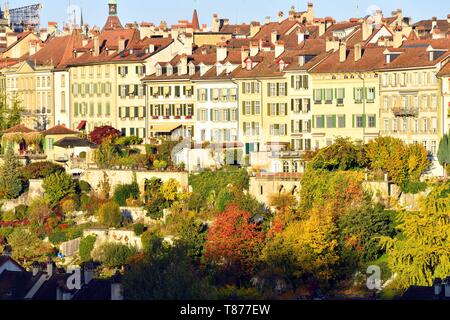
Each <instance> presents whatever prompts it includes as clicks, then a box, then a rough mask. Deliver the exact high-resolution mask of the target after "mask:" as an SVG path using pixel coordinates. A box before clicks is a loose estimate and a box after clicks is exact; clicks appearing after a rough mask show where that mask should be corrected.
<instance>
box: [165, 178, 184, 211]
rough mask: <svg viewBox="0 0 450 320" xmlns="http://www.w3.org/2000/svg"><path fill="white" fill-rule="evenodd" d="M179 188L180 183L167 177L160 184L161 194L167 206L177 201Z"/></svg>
mask: <svg viewBox="0 0 450 320" xmlns="http://www.w3.org/2000/svg"><path fill="white" fill-rule="evenodd" d="M179 188H180V184H179V183H178V182H177V181H176V180H175V179H169V180H167V181H166V182H164V183H163V185H162V186H161V194H162V196H163V197H164V199H165V200H166V202H167V206H168V207H171V206H172V204H173V203H174V202H175V201H177V199H178V189H179Z"/></svg>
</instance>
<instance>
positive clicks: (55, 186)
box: [42, 172, 76, 206]
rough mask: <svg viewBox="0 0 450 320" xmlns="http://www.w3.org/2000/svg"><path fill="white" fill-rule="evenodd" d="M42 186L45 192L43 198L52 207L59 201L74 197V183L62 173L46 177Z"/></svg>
mask: <svg viewBox="0 0 450 320" xmlns="http://www.w3.org/2000/svg"><path fill="white" fill-rule="evenodd" d="M42 186H43V188H44V190H45V197H46V199H47V200H48V202H49V204H50V205H52V206H56V205H57V204H58V203H59V201H61V200H62V199H64V198H66V197H72V196H76V183H75V181H74V180H73V179H72V177H71V176H69V175H68V174H66V173H63V172H58V173H54V174H52V175H50V176H48V177H46V178H45V179H44V182H43V184H42Z"/></svg>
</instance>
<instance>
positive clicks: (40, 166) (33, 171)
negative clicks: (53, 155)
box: [20, 161, 65, 180]
mask: <svg viewBox="0 0 450 320" xmlns="http://www.w3.org/2000/svg"><path fill="white" fill-rule="evenodd" d="M62 172H65V170H64V168H63V167H61V166H60V165H57V164H55V163H53V162H49V161H45V162H35V163H32V164H29V165H27V166H25V167H23V168H21V169H20V176H21V177H22V178H23V179H25V180H30V179H44V178H46V177H48V176H50V175H52V174H55V173H62Z"/></svg>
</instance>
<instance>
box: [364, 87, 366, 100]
mask: <svg viewBox="0 0 450 320" xmlns="http://www.w3.org/2000/svg"><path fill="white" fill-rule="evenodd" d="M364 99H367V88H364Z"/></svg>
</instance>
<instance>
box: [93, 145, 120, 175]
mask: <svg viewBox="0 0 450 320" xmlns="http://www.w3.org/2000/svg"><path fill="white" fill-rule="evenodd" d="M118 156H119V155H118V151H117V148H116V146H115V145H114V144H113V143H112V142H111V140H110V139H106V140H104V141H103V143H102V144H100V146H99V147H98V149H97V150H96V151H95V163H96V164H97V166H98V168H99V169H110V168H111V167H112V166H113V165H114V164H115V162H116V160H117V158H118Z"/></svg>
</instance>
